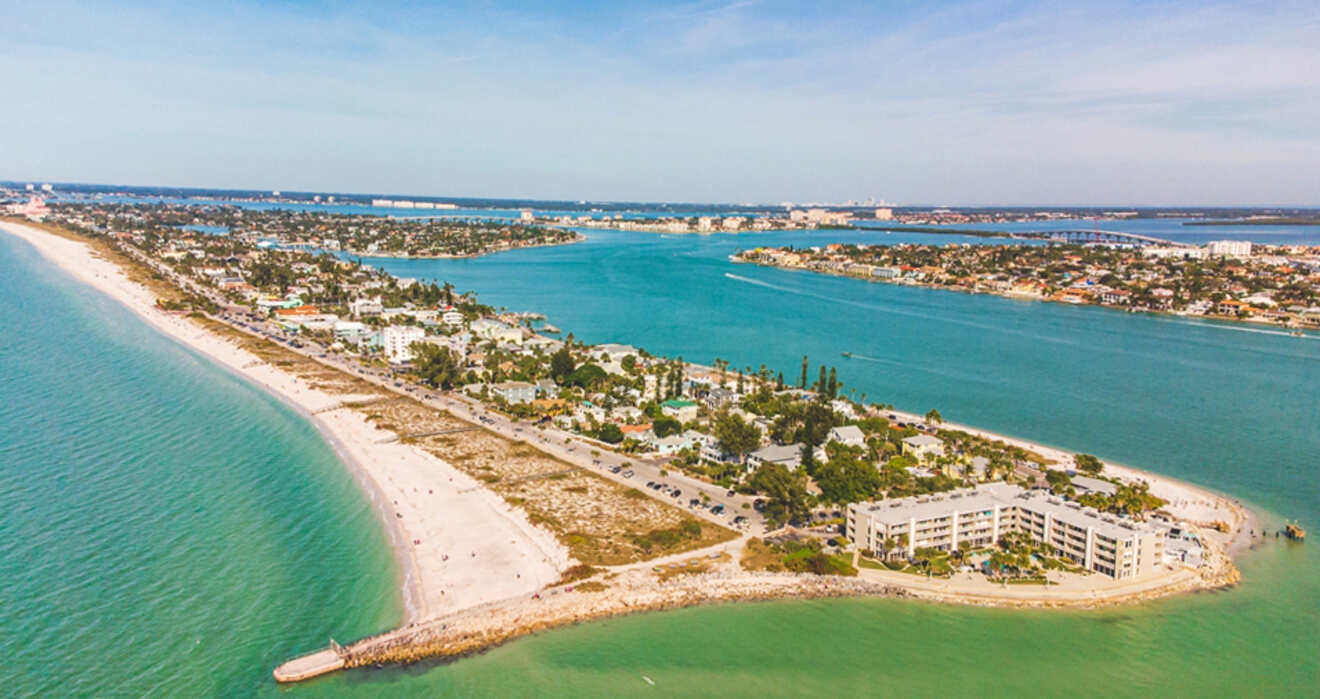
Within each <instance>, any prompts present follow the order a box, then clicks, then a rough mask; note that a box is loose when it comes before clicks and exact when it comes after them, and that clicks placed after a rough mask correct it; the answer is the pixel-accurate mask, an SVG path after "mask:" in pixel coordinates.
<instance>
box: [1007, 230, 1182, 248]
mask: <svg viewBox="0 0 1320 699" xmlns="http://www.w3.org/2000/svg"><path fill="white" fill-rule="evenodd" d="M1013 237H1014V238H1031V239H1034V240H1055V241H1059V242H1064V243H1120V244H1125V245H1168V246H1171V247H1176V248H1190V247H1195V246H1194V245H1190V244H1188V243H1178V242H1175V241H1172V240H1165V239H1163V238H1154V237H1151V236H1148V235H1141V234H1138V233H1124V232H1122V231H1102V230H1098V229H1091V230H1060V231H1018V232H1015V233H1014V234H1013Z"/></svg>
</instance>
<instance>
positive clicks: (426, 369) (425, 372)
mask: <svg viewBox="0 0 1320 699" xmlns="http://www.w3.org/2000/svg"><path fill="white" fill-rule="evenodd" d="M412 351H413V353H414V355H416V357H417V359H416V360H415V361H414V362H413V364H414V366H416V372H417V376H418V378H420V379H421V380H423V381H425V382H427V383H429V384H431V385H432V386H439V387H440V388H442V389H444V390H446V391H448V390H449V389H451V388H453V387H454V384H456V383H458V381H459V371H460V369H459V365H458V357H455V356H454V353H453V352H451V351H450V350H449V348H447V347H438V346H436V345H433V344H430V343H427V342H414V343H413V344H412Z"/></svg>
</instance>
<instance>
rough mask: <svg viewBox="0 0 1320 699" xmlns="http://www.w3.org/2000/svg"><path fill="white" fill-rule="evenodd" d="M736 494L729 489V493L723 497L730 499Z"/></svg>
mask: <svg viewBox="0 0 1320 699" xmlns="http://www.w3.org/2000/svg"><path fill="white" fill-rule="evenodd" d="M737 494H738V493H736V492H734V491H733V490H732V489H730V490H729V492H727V493H725V494H724V495H725V497H730V498H731V497H733V496H734V495H737Z"/></svg>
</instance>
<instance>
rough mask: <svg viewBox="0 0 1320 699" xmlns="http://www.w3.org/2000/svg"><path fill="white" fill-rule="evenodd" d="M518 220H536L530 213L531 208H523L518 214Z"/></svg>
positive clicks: (524, 221)
mask: <svg viewBox="0 0 1320 699" xmlns="http://www.w3.org/2000/svg"><path fill="white" fill-rule="evenodd" d="M518 220H520V221H522V222H523V223H531V222H532V221H535V220H536V217H535V216H533V215H532V210H531V209H523V210H522V214H520V215H519V216H518Z"/></svg>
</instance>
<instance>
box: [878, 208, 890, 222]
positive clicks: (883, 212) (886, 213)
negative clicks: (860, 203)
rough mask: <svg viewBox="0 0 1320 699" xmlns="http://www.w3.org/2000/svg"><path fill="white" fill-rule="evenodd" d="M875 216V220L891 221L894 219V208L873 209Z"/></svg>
mask: <svg viewBox="0 0 1320 699" xmlns="http://www.w3.org/2000/svg"><path fill="white" fill-rule="evenodd" d="M875 218H876V220H877V221H892V220H894V210H893V209H876V210H875Z"/></svg>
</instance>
